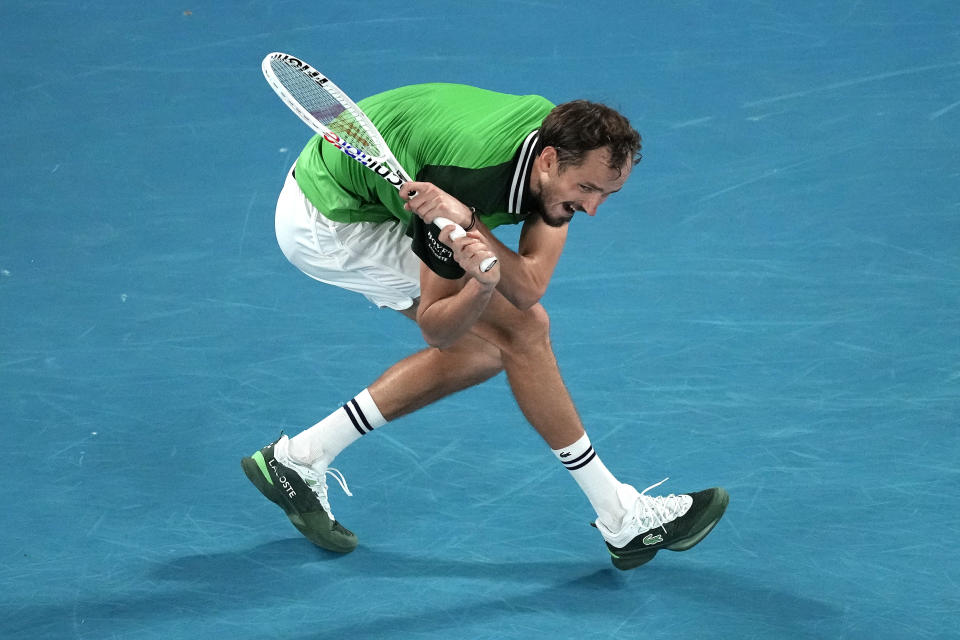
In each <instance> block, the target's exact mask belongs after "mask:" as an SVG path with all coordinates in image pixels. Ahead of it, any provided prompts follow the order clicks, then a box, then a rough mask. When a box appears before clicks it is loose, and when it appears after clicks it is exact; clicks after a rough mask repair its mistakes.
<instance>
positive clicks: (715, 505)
mask: <svg viewBox="0 0 960 640" xmlns="http://www.w3.org/2000/svg"><path fill="white" fill-rule="evenodd" d="M728 504H730V494H729V493H727V492H726V490H725V489H722V488H718V489H717V492H716V494H715V495H714V497H713V500H711V501H710V504H709V505H708V506H707V508H706V509H704V510H703V514H701V517H700V523H698V524H700V526H699V527H697V532H696V533H695V534H693V535H692V536H689V537H687V538H684V539H682V540H678V541H677V542H674V543H673V544H671V545H670V546H668V547H666V548H667V549H669V550H670V551H686V550H687V549H692V548H693V547H695V546H697V544H699V542H700V541H701V540H703V539H704V538H706V537H707V534H708V533H710V532H711V531H713V528H714V527H715V526H717V523H718V522H720V518H722V517H723V514H724V512H726V510H727V505H728Z"/></svg>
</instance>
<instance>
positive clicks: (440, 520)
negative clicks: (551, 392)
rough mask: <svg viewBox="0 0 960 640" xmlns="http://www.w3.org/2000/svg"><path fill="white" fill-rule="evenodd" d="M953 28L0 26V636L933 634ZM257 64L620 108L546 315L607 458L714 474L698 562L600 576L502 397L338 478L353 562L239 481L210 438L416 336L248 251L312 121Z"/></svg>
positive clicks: (842, 22) (941, 626)
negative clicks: (631, 144)
mask: <svg viewBox="0 0 960 640" xmlns="http://www.w3.org/2000/svg"><path fill="white" fill-rule="evenodd" d="M958 24H960V5H958V4H957V3H955V2H950V1H946V0H943V1H922V0H921V1H918V2H913V3H905V2H899V1H896V0H873V1H870V0H868V1H865V2H839V3H837V2H827V1H825V0H812V1H811V2H806V3H799V4H797V3H787V2H772V1H768V2H751V3H720V2H676V3H634V4H629V3H628V4H625V5H623V6H618V7H616V8H612V7H611V6H610V5H599V4H594V3H583V2H572V1H566V0H565V1H562V2H554V3H547V2H521V1H516V0H515V1H505V2H475V3H470V4H469V6H468V5H467V3H456V2H440V1H418V2H412V3H406V4H404V3H399V4H398V3H389V2H382V1H379V0H375V1H371V2H363V3H357V2H343V1H337V0H335V1H333V2H327V3H323V4H316V3H292V2H277V1H264V2H250V3H243V4H235V3H226V2H223V3H220V2H211V1H209V0H207V1H202V2H194V3H191V2H189V1H186V0H185V1H183V2H177V3H171V2H167V1H165V0H164V1H160V2H152V3H146V4H143V5H135V4H133V3H125V2H118V1H116V0H106V1H104V2H98V3H55V2H12V1H11V2H5V3H3V4H0V42H2V43H3V47H2V48H3V52H4V56H3V60H4V64H3V66H2V72H0V76H2V85H0V120H2V122H3V127H2V131H0V138H2V141H3V145H2V147H3V151H2V161H0V193H2V195H3V197H2V200H0V318H2V325H0V326H2V331H0V383H2V386H0V398H2V399H0V424H2V425H3V426H2V428H3V433H4V441H5V442H7V444H8V445H9V446H10V449H9V450H8V451H7V454H6V458H5V464H4V465H3V467H4V472H3V484H4V488H5V490H4V491H3V492H2V494H3V497H2V512H3V524H2V526H0V558H2V562H0V594H2V595H0V612H2V615H0V637H3V638H77V639H80V638H83V639H98V640H99V639H106V638H124V639H128V638H130V639H137V638H164V639H167V640H176V639H180V638H231V639H241V638H251V639H252V638H281V637H282V638H296V639H300V638H302V639H306V638H471V639H473V638H497V639H503V638H524V639H527V638H660V637H671V638H811V639H813V638H817V639H819V638H870V639H876V638H891V639H894V638H896V639H899V638H922V639H933V638H937V639H943V638H957V637H960V631H958V629H960V557H958V553H957V550H956V543H957V540H958V539H960V515H958V514H960V501H958V495H960V438H958V432H957V429H958V425H960V142H958V141H960V31H958V27H957V25H958ZM278 50H279V51H287V52H289V53H292V54H295V55H299V56H301V57H302V58H303V59H304V60H307V61H309V62H310V63H311V64H313V65H315V66H316V67H318V68H319V69H321V70H322V71H324V72H325V73H327V74H329V75H330V77H331V78H333V79H334V81H335V82H336V83H337V84H339V85H340V86H341V87H342V88H343V89H344V90H345V91H346V92H347V93H349V94H350V95H351V96H354V97H356V98H360V97H363V96H367V95H370V94H373V93H377V92H379V91H382V90H385V89H389V88H393V87H395V86H399V85H405V84H412V83H419V82H434V81H441V82H460V83H466V84H472V85H477V86H481V87H485V88H489V89H494V90H498V91H502V92H507V93H518V94H527V93H536V94H540V95H543V96H545V97H547V98H549V99H550V100H551V101H554V102H562V101H566V100H571V99H575V98H587V99H590V100H595V101H601V102H606V103H608V104H610V105H611V106H613V107H616V108H618V109H620V110H622V111H623V112H624V113H625V114H626V115H628V116H629V117H630V118H631V121H632V122H633V124H634V125H635V126H636V127H637V129H638V130H639V131H640V133H641V134H642V135H643V138H644V159H643V161H642V162H641V163H640V165H638V166H637V168H636V170H635V171H634V173H633V175H632V176H631V179H630V181H629V182H628V184H627V186H626V188H625V189H624V190H623V192H621V193H619V194H617V195H615V196H613V197H611V198H610V200H609V202H607V204H605V205H604V206H603V207H602V208H601V211H600V214H599V215H598V216H597V217H596V218H588V217H586V216H578V217H577V218H576V219H575V220H574V222H573V224H572V229H571V232H570V239H569V242H568V245H567V250H566V253H565V255H564V257H563V259H562V260H561V262H560V266H559V268H558V270H557V273H556V275H555V277H554V280H553V282H552V284H551V287H550V290H549V292H548V294H547V296H546V298H545V299H544V304H545V306H546V307H547V309H548V310H549V311H550V314H551V319H552V335H553V343H554V348H555V351H556V353H557V356H558V358H559V362H560V366H561V370H562V371H563V374H564V377H565V380H566V383H567V385H568V387H569V388H570V391H571V394H572V395H573V398H574V400H575V401H576V403H577V406H578V409H579V411H580V413H581V415H582V418H583V420H584V423H585V425H586V427H587V429H588V432H589V434H590V436H591V439H592V441H593V443H594V445H595V447H596V449H597V450H598V451H599V453H600V454H601V455H602V456H603V459H604V462H605V463H606V465H607V466H608V467H610V469H611V470H612V471H613V472H614V473H615V474H617V476H618V477H620V478H621V479H623V480H624V481H626V482H630V483H631V484H634V485H635V486H636V487H637V488H638V489H643V488H644V487H647V486H648V485H651V484H654V483H656V482H659V481H660V480H662V479H663V478H665V477H668V476H669V478H670V479H669V480H668V481H667V482H666V483H665V484H664V485H662V486H661V487H659V488H658V490H662V492H663V493H668V492H675V493H682V492H688V491H694V490H697V489H701V488H705V487H709V486H715V485H719V486H724V487H726V488H727V490H728V491H729V492H730V495H731V502H730V507H729V509H728V510H727V513H726V515H725V517H724V519H723V520H722V521H721V522H720V524H719V525H718V526H717V528H716V529H715V530H714V531H713V533H711V535H710V536H709V537H708V538H707V539H706V540H705V541H704V542H703V543H702V544H701V545H699V546H698V547H696V548H695V549H693V550H690V551H689V552H685V553H666V552H664V553H661V554H659V555H658V556H657V558H656V559H655V560H654V561H653V562H651V563H650V564H648V565H645V566H643V567H641V568H638V569H636V570H633V571H630V572H619V571H617V570H616V569H614V568H613V567H612V566H611V564H610V560H609V556H608V554H607V552H606V549H605V548H604V545H603V542H602V539H601V537H600V536H599V534H598V533H597V531H596V530H595V529H593V528H591V527H590V526H588V523H589V522H590V521H591V519H592V518H593V517H594V516H593V513H592V510H591V509H590V505H589V503H588V502H587V501H586V500H585V499H584V497H583V495H582V493H581V492H580V491H579V489H578V488H577V486H576V484H575V483H574V482H573V481H572V480H571V479H570V477H569V474H568V473H567V472H566V470H565V469H564V468H563V467H562V465H560V464H558V463H557V461H556V460H555V459H554V457H553V455H552V453H551V451H550V449H549V447H547V446H546V445H545V444H544V443H543V442H542V441H541V440H540V439H539V437H538V436H537V435H536V433H535V432H534V431H533V430H532V429H531V428H530V427H529V426H528V425H527V424H526V422H525V421H524V419H523V416H522V415H521V413H520V411H519V410H518V409H517V407H516V405H515V403H514V401H513V399H512V397H511V396H510V392H509V388H508V385H507V382H506V380H505V378H504V377H503V376H502V375H501V376H499V377H497V378H494V379H493V380H491V381H489V382H487V383H485V384H484V385H482V386H479V387H476V388H474V389H471V390H468V391H465V392H463V393H460V394H458V395H455V396H453V397H450V398H447V399H445V400H443V401H441V402H439V403H437V404H435V405H433V406H430V407H428V408H426V409H424V410H422V411H420V412H418V413H416V414H414V415H412V416H408V417H406V418H403V419H401V420H399V421H396V422H395V423H392V424H390V425H387V426H386V427H384V428H382V429H380V430H378V431H377V432H376V433H374V434H372V435H371V436H370V437H368V438H365V439H364V440H363V441H362V442H358V443H357V444H356V445H354V446H352V447H351V448H350V449H349V450H347V451H345V452H344V453H343V454H342V455H341V456H340V457H338V459H337V461H336V464H335V466H336V467H337V468H339V469H340V470H341V471H342V472H343V473H344V475H345V476H346V478H347V480H348V482H349V484H350V488H351V490H352V492H353V494H354V496H353V497H352V498H350V497H347V496H345V495H344V494H342V493H340V490H339V488H337V487H336V485H335V484H334V485H333V486H332V487H331V501H332V504H333V505H334V507H335V511H336V514H337V516H338V518H339V519H341V520H342V521H343V522H344V523H345V524H347V525H348V526H349V527H350V528H351V529H352V530H353V531H355V532H356V533H357V535H358V536H359V538H360V546H359V548H358V549H357V550H356V551H355V552H354V553H351V554H349V555H346V556H338V555H334V554H330V553H327V552H324V551H323V550H320V549H318V548H316V547H314V546H313V545H312V544H310V543H309V542H308V541H307V540H305V539H304V538H303V537H301V536H300V535H299V534H298V533H297V531H296V530H295V529H294V528H293V527H292V526H291V525H290V523H289V522H288V521H287V520H286V518H285V517H284V516H283V514H282V513H281V512H280V510H279V509H277V508H276V507H275V506H274V505H272V504H270V503H269V502H268V501H266V500H264V499H263V497H262V496H260V495H259V494H258V493H257V491H256V490H255V489H254V488H253V487H252V486H250V484H249V482H248V481H247V480H246V478H245V477H244V474H243V472H242V471H241V469H240V464H239V462H240V458H241V457H242V456H245V455H249V454H251V453H252V452H253V451H255V450H256V449H258V448H260V447H262V446H264V445H265V444H267V443H268V442H270V441H272V440H273V439H275V438H276V437H277V435H279V433H280V432H281V430H284V431H286V432H287V433H291V434H292V433H296V432H298V431H300V430H301V429H303V428H305V427H307V426H309V425H311V424H313V423H314V422H316V421H317V420H319V419H320V418H322V417H323V416H325V415H327V414H328V413H329V412H330V411H332V410H333V409H335V408H336V407H338V406H340V404H342V403H343V402H344V401H346V400H348V399H349V398H351V397H352V396H353V395H354V394H356V393H357V392H358V391H360V390H361V389H363V388H364V387H365V386H367V385H368V384H369V383H370V382H372V381H373V380H374V379H375V378H376V377H377V376H378V375H379V374H380V373H381V372H382V371H383V370H384V369H385V368H386V367H387V366H389V365H390V364H392V363H394V362H395V361H397V360H399V359H400V358H402V357H404V356H406V355H408V354H410V353H412V352H413V351H415V350H418V349H420V348H421V347H422V344H423V343H422V339H421V336H420V333H419V331H418V330H417V328H416V327H415V325H414V324H413V323H411V322H410V321H409V320H407V319H405V318H403V317H401V316H400V314H398V313H394V312H391V311H389V310H378V309H376V308H374V307H373V306H372V305H370V304H369V303H367V302H366V300H364V299H363V298H361V297H360V296H357V295H353V294H349V293H346V292H343V291H341V290H338V289H334V288H332V287H327V286H324V285H321V284H318V283H316V282H313V281H312V280H310V279H309V278H307V277H305V276H303V275H302V274H300V273H299V272H297V270H296V269H295V268H293V267H292V266H291V265H290V264H289V263H287V261H286V260H285V259H284V257H283V255H282V253H281V252H280V250H279V249H278V247H277V245H276V240H275V238H274V231H273V214H274V206H275V203H276V197H277V194H278V193H279V190H280V187H281V185H282V183H283V179H284V175H285V172H286V171H287V169H288V168H289V167H290V166H291V164H292V163H293V161H294V159H295V158H296V156H297V154H298V153H299V152H300V149H301V148H302V146H303V144H304V143H305V141H306V140H307V139H308V137H309V136H310V131H309V130H308V129H307V128H306V127H305V126H304V125H303V124H302V123H301V122H300V121H299V120H297V119H296V117H294V116H293V115H292V114H291V113H290V112H289V111H288V110H287V109H286V107H284V105H283V104H282V103H281V102H280V101H279V100H278V99H277V97H276V96H275V95H274V94H273V92H272V91H271V90H270V88H269V87H268V86H267V85H266V83H265V82H264V81H263V77H262V75H261V72H260V60H261V59H262V58H263V56H264V55H265V54H267V53H269V52H271V51H278ZM501 229H502V232H501V233H500V234H499V235H500V237H501V238H502V239H504V240H505V241H506V242H507V243H508V244H511V245H514V246H515V241H516V237H517V234H518V229H512V228H501ZM487 451H496V452H497V455H496V456H485V455H483V453H484V452H487Z"/></svg>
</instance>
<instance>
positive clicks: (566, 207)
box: [530, 187, 576, 227]
mask: <svg viewBox="0 0 960 640" xmlns="http://www.w3.org/2000/svg"><path fill="white" fill-rule="evenodd" d="M543 191H544V190H543V187H541V188H540V191H539V192H537V193H534V192H532V191H531V192H530V197H531V198H532V200H533V207H532V209H533V211H534V212H536V213H537V214H539V215H540V219H541V220H543V221H544V222H546V223H547V224H548V225H550V226H551V227H562V226H563V225H565V224H567V223H569V222H570V220H571V219H572V218H573V214H574V213H576V209H575V208H574V204H573V203H572V202H560V203H558V204H555V205H553V206H552V207H550V209H552V211H548V210H547V208H548V207H547V205H546V203H545V202H544V201H545V200H550V199H551V198H550V194H549V193H548V194H546V196H544V193H543Z"/></svg>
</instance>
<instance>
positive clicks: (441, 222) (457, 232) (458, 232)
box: [433, 218, 467, 240]
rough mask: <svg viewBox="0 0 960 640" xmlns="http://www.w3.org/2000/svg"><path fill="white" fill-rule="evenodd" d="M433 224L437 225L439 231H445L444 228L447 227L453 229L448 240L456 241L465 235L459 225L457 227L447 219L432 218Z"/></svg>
mask: <svg viewBox="0 0 960 640" xmlns="http://www.w3.org/2000/svg"><path fill="white" fill-rule="evenodd" d="M433 224H435V225H437V227H438V228H439V229H440V230H443V229H445V228H447V227H454V229H453V231H451V232H450V239H451V240H457V239H459V238H462V237H463V236H465V235H467V232H466V231H464V230H463V227H461V226H460V225H458V224H457V223H456V222H454V221H453V220H449V219H447V218H434V219H433Z"/></svg>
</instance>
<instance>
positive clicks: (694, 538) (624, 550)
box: [594, 485, 730, 571]
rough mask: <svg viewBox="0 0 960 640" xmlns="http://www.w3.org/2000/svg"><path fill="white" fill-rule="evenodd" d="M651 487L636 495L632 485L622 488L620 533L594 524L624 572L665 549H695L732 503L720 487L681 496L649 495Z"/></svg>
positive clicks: (612, 558)
mask: <svg viewBox="0 0 960 640" xmlns="http://www.w3.org/2000/svg"><path fill="white" fill-rule="evenodd" d="M654 486H657V485H654ZM652 488H653V487H650V488H648V489H645V490H644V491H643V493H637V490H636V489H634V488H633V487H631V486H630V485H621V487H620V489H619V490H618V492H617V496H618V498H619V499H620V502H621V504H623V505H624V506H625V507H626V508H627V513H628V518H627V520H626V521H625V522H624V523H623V525H622V526H621V527H620V530H619V531H611V530H610V529H609V528H607V527H606V526H605V525H604V524H603V523H602V522H600V521H599V520H597V522H596V523H594V526H595V527H597V528H598V529H599V530H600V533H602V534H603V538H604V541H605V543H606V545H607V551H609V552H610V560H611V562H613V566H615V567H616V568H617V569H620V570H622V571H626V570H628V569H635V568H636V567H639V566H640V565H643V564H646V563H648V562H650V561H651V560H653V558H654V556H655V555H657V551H660V550H662V549H667V550H669V551H686V550H687V549H690V548H692V547H694V546H695V545H696V544H698V543H699V542H700V541H701V540H703V539H704V538H705V537H706V536H707V534H708V533H710V532H711V531H712V530H713V528H714V527H715V526H716V525H717V523H718V522H719V521H720V518H722V517H723V514H724V512H725V511H726V509H727V504H729V502H730V495H729V494H728V493H727V492H726V490H724V489H722V488H720V487H715V488H713V489H705V490H703V491H697V492H696V493H691V494H684V495H679V496H675V495H672V494H671V495H669V496H666V497H660V496H648V495H646V492H647V491H649V490H650V489H652Z"/></svg>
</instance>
